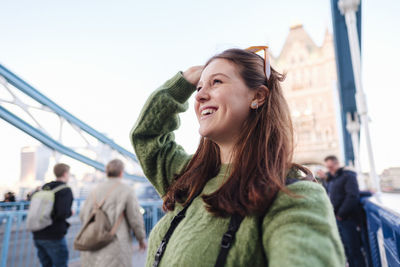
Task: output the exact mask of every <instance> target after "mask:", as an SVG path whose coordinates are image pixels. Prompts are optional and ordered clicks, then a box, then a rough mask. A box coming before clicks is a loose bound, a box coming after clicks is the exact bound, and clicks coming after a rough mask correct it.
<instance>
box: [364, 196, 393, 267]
mask: <svg viewBox="0 0 400 267" xmlns="http://www.w3.org/2000/svg"><path fill="white" fill-rule="evenodd" d="M362 202H363V206H364V210H365V212H366V215H367V226H368V239H369V250H370V255H371V260H372V265H373V267H385V266H390V267H400V214H399V213H397V212H396V211H393V210H390V209H388V208H387V207H384V206H382V205H380V204H379V203H378V202H377V201H374V200H373V199H370V198H367V199H363V200H362ZM398 204H400V203H398Z"/></svg>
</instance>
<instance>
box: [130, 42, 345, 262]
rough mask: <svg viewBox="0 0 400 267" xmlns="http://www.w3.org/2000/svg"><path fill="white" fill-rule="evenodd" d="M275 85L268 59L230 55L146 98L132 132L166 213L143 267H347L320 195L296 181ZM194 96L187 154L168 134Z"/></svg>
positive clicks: (288, 128)
mask: <svg viewBox="0 0 400 267" xmlns="http://www.w3.org/2000/svg"><path fill="white" fill-rule="evenodd" d="M265 58H266V59H267V57H265ZM282 80H283V76H282V75H280V74H279V73H277V72H276V71H275V70H273V69H272V68H270V66H269V64H268V60H264V59H263V58H262V57H260V56H259V55H257V54H255V53H253V52H251V51H247V50H242V49H229V50H226V51H224V52H222V53H221V54H218V55H216V56H214V57H212V58H211V59H210V60H208V62H207V63H206V64H205V66H204V67H192V68H189V69H188V70H187V71H185V72H184V73H181V72H179V73H177V74H176V75H175V76H174V77H173V78H172V79H170V80H169V81H167V82H166V83H165V84H164V85H163V86H161V88H160V89H159V90H157V91H156V92H154V93H153V94H152V96H151V97H150V99H149V100H148V101H147V103H146V104H145V106H144V108H143V110H142V112H141V115H140V117H139V119H138V121H137V124H136V125H135V127H134V128H133V130H132V132H131V141H132V144H133V147H134V149H135V151H136V155H137V156H138V158H139V160H140V163H141V165H142V168H143V171H144V173H145V175H146V177H147V178H148V179H149V180H150V182H151V183H152V184H153V185H154V186H155V188H156V190H157V191H158V192H159V194H160V195H161V196H162V197H163V200H164V209H165V210H167V211H168V212H167V214H166V215H165V216H164V217H163V218H162V219H161V220H160V221H159V222H158V224H157V225H156V226H155V227H154V229H153V230H152V232H151V234H150V238H149V249H148V256H147V266H267V265H268V266H313V267H317V266H324V267H326V266H332V267H333V266H335V267H336V266H344V265H345V261H344V253H343V248H342V245H341V242H340V238H339V235H338V232H337V226H336V222H335V219H334V215H333V212H332V207H331V205H330V202H329V200H328V198H327V196H326V193H325V191H324V189H323V188H322V187H321V186H320V185H319V184H317V183H313V182H310V181H298V182H293V180H294V179H293V178H297V180H298V179H299V166H298V165H296V164H293V163H292V161H291V160H292V151H293V142H292V138H293V137H292V134H293V133H292V123H291V120H290V114H289V109H288V106H287V103H286V101H285V99H284V97H283V94H282V90H281V88H280V82H281V81H282ZM196 90H197V93H196V98H195V100H196V101H195V111H196V115H197V119H198V121H199V125H200V128H199V133H200V135H201V136H202V138H201V140H200V144H199V147H198V149H197V151H196V153H195V154H194V155H193V156H190V155H188V154H186V153H185V151H184V150H183V148H182V147H181V146H179V145H177V144H176V143H175V142H174V134H173V131H174V130H176V129H177V128H178V126H179V118H178V113H180V112H184V111H185V110H186V109H187V106H188V104H187V100H188V98H189V97H190V95H191V94H192V93H193V92H194V91H196ZM188 138H191V137H190V136H188ZM297 180H296V181H297ZM289 184H290V185H289ZM183 207H185V208H183ZM177 214H179V216H178V217H174V216H175V215H177ZM173 218H174V219H173ZM235 218H236V219H235ZM172 220H173V222H171V221H172ZM228 228H229V231H228Z"/></svg>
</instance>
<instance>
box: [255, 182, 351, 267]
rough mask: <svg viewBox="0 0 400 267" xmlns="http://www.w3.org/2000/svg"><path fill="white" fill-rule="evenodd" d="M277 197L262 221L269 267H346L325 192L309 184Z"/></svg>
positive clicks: (296, 184) (302, 184)
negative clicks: (292, 195) (291, 193)
mask: <svg viewBox="0 0 400 267" xmlns="http://www.w3.org/2000/svg"><path fill="white" fill-rule="evenodd" d="M288 188H289V189H290V190H291V191H292V192H293V193H295V194H296V195H300V196H302V197H300V198H296V197H291V196H289V195H287V194H284V193H279V194H278V197H277V198H276V200H275V202H274V204H273V205H272V206H271V209H270V211H269V212H268V213H267V215H266V216H265V218H264V220H263V225H262V227H263V246H264V251H265V254H266V256H267V259H268V266H269V267H276V266H313V267H330V266H331V267H337V266H345V256H344V250H343V246H342V243H341V240H340V237H339V233H338V230H337V226H336V221H335V216H334V214H333V208H332V205H331V204H330V202H329V199H328V197H327V195H326V193H325V190H324V189H323V188H322V187H321V186H320V185H318V184H316V183H312V182H308V181H305V182H297V183H295V184H292V185H290V186H288Z"/></svg>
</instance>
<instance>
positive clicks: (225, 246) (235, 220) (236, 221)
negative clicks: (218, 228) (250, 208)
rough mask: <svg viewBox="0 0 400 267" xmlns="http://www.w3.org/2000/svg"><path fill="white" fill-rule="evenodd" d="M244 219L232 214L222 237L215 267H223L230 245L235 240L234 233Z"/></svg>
mask: <svg viewBox="0 0 400 267" xmlns="http://www.w3.org/2000/svg"><path fill="white" fill-rule="evenodd" d="M243 219H244V217H243V216H240V215H239V214H234V215H232V217H231V220H230V221H229V226H228V231H226V233H225V234H224V235H223V236H222V240H221V248H220V250H219V254H218V258H217V262H216V263H215V267H223V266H224V265H225V262H226V257H227V256H228V252H229V249H230V248H231V247H232V243H233V241H234V240H235V235H236V232H237V231H238V230H239V227H240V224H241V223H242V221H243Z"/></svg>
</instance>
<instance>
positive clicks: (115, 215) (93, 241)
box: [74, 159, 146, 267]
mask: <svg viewBox="0 0 400 267" xmlns="http://www.w3.org/2000/svg"><path fill="white" fill-rule="evenodd" d="M106 173H107V181H105V182H103V183H101V184H99V185H97V186H96V187H95V188H94V189H93V190H92V191H91V193H90V195H89V197H88V198H87V199H86V201H85V203H84V204H83V207H82V209H81V212H80V214H79V216H80V219H81V221H82V228H81V231H80V232H79V233H78V235H77V236H76V238H75V241H74V247H75V249H77V250H80V251H81V265H82V266H96V267H103V266H104V267H128V266H129V267H130V266H132V253H133V236H132V233H133V234H134V235H135V237H136V239H137V240H138V242H139V249H140V250H142V251H143V250H145V249H146V242H145V238H146V231H145V228H144V221H143V215H142V214H141V212H140V206H139V203H138V201H137V199H136V196H135V193H134V191H133V189H132V188H130V187H129V186H127V185H125V184H124V183H123V182H122V177H123V174H124V164H123V162H122V161H121V160H119V159H114V160H112V161H110V162H109V163H108V164H107V166H106Z"/></svg>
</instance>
